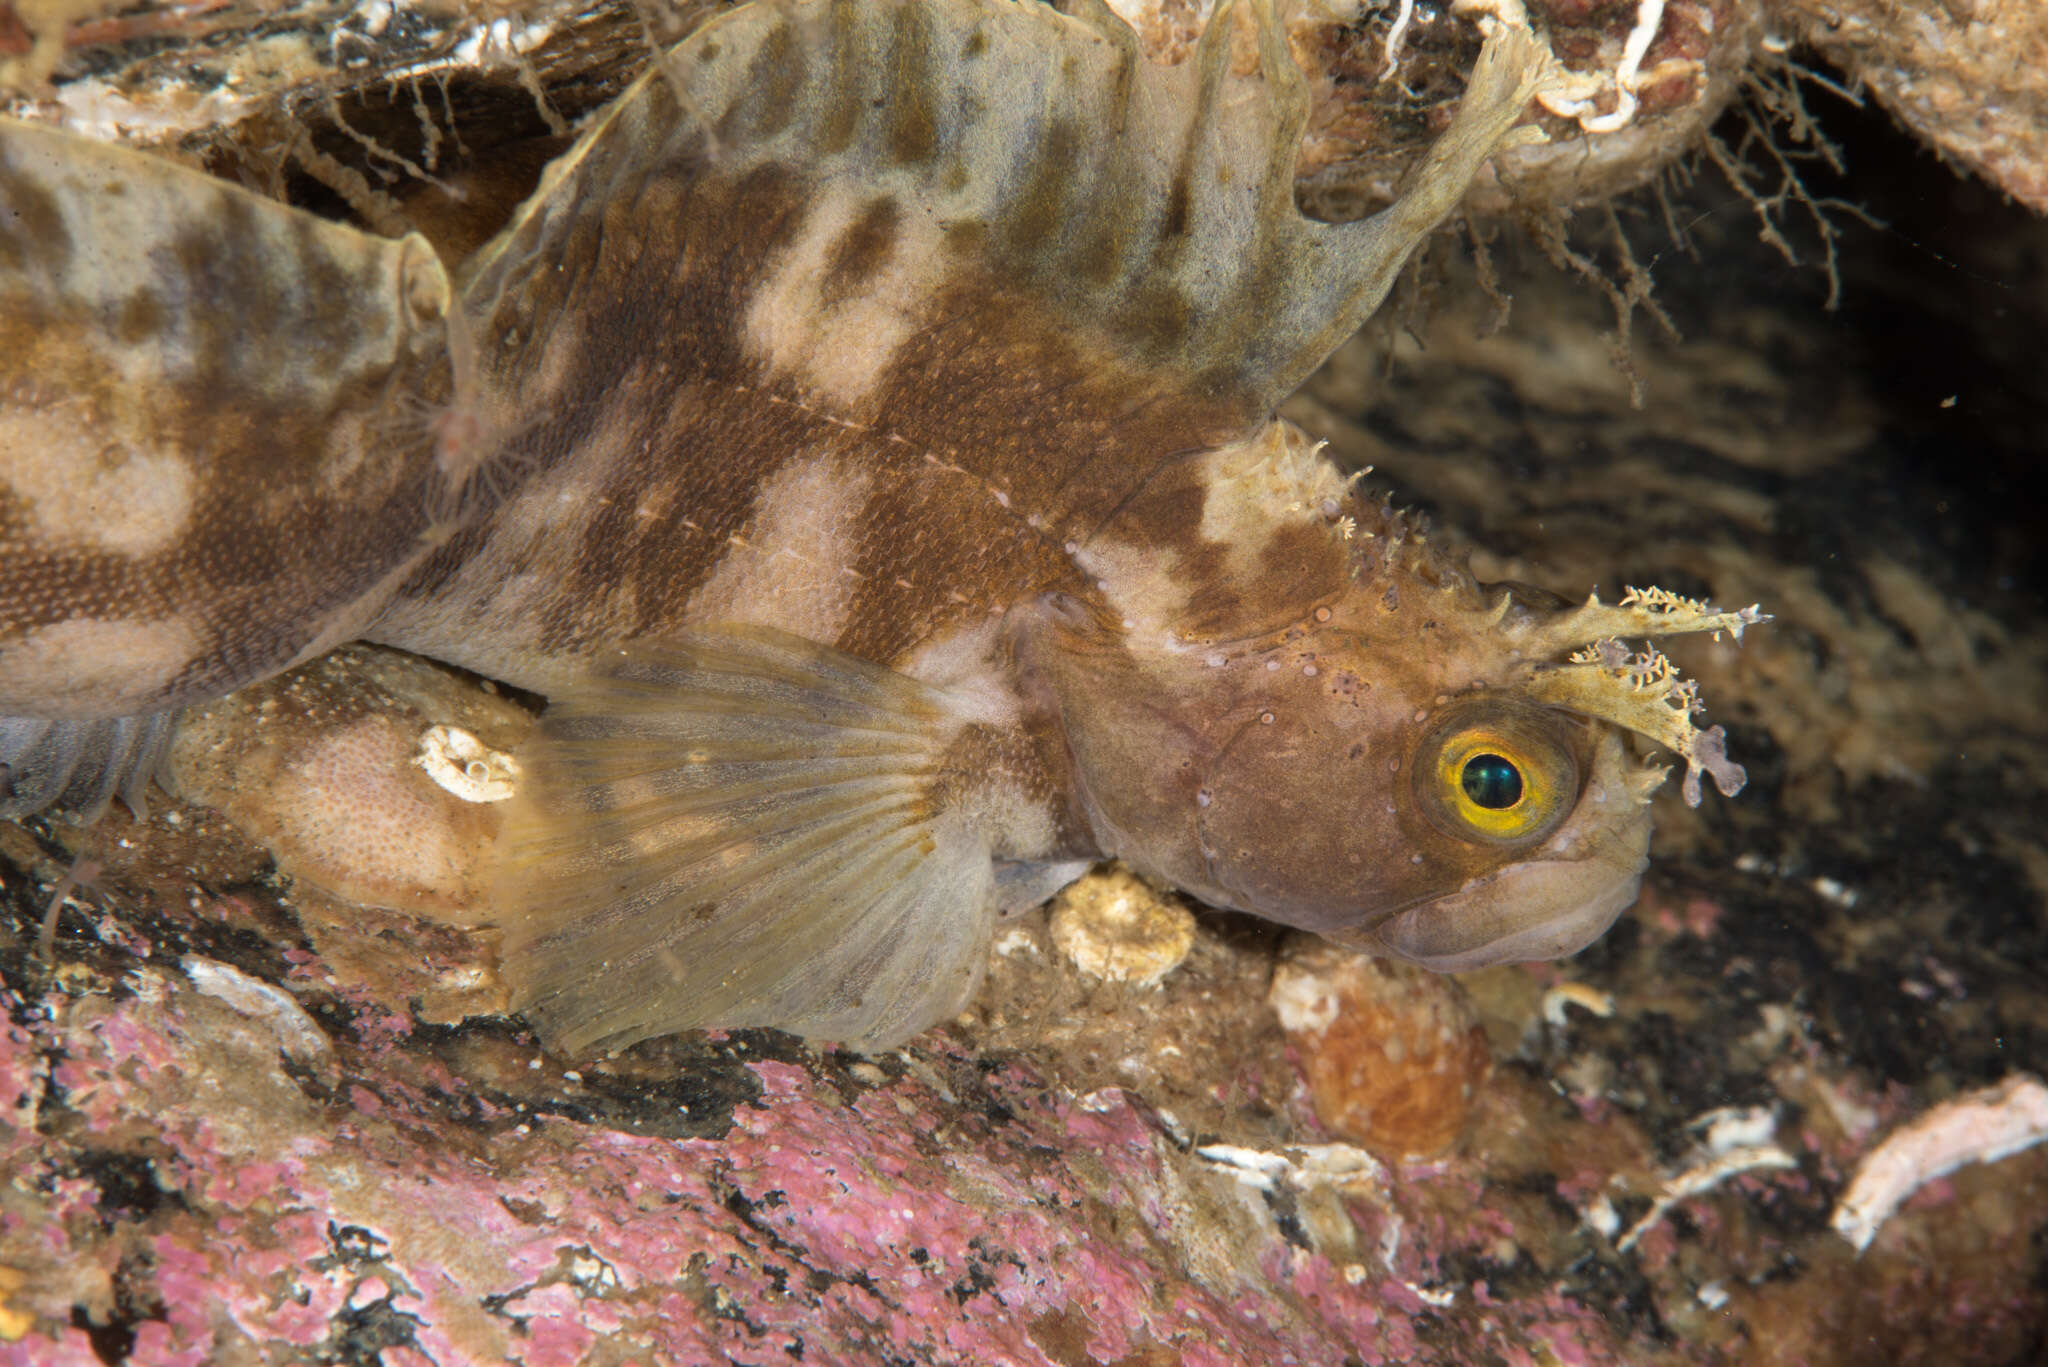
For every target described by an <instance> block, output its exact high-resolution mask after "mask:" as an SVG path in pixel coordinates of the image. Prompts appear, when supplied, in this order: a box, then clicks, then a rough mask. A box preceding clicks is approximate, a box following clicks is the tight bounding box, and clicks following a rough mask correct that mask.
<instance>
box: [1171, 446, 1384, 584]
mask: <svg viewBox="0 0 2048 1367" xmlns="http://www.w3.org/2000/svg"><path fill="white" fill-rule="evenodd" d="M1322 445H1323V444H1322V443H1321V442H1319V441H1316V440H1314V439H1313V438H1311V437H1310V436H1309V435H1308V434H1307V433H1306V432H1303V431H1302V430H1301V429H1300V428H1298V427H1296V426H1295V425H1294V424H1293V423H1291V422H1285V421H1278V420H1276V421H1274V422H1270V423H1267V424H1266V426H1265V427H1264V428H1262V429H1261V430H1260V431H1259V433H1258V434H1257V435H1256V436H1254V437H1252V438H1250V439H1249V440H1246V441H1242V442H1237V443H1234V444H1233V445H1230V446H1219V447H1217V448H1216V449H1215V450H1213V451H1210V452H1209V453H1207V454H1206V455H1204V456H1203V457H1202V467H1201V468H1202V482H1203V486H1204V488H1205V491H1206V492H1205V495H1204V497H1203V500H1202V524H1201V537H1202V540H1204V541H1211V542H1216V543H1218V544H1221V545H1224V546H1228V547H1230V548H1231V550H1232V559H1233V561H1234V562H1238V563H1239V564H1241V565H1242V567H1243V568H1244V569H1246V570H1247V571H1250V570H1252V569H1253V568H1255V566H1256V565H1257V563H1258V559H1259V556H1260V554H1261V553H1262V552H1263V550H1264V549H1265V545H1266V543H1267V541H1268V540H1270V539H1271V537H1272V535H1273V533H1274V532H1276V531H1279V530H1281V529H1282V528H1285V527H1289V526H1298V525H1301V524H1303V523H1316V524H1320V525H1324V526H1329V527H1331V528H1332V534H1333V535H1336V534H1340V533H1339V532H1338V531H1337V530H1336V528H1337V518H1338V516H1339V512H1340V509H1341V508H1342V505H1343V502H1344V498H1345V494H1346V488H1347V483H1348V481H1347V480H1346V479H1345V477H1344V475H1343V474H1341V473H1340V472H1339V471H1338V469H1337V467H1336V465H1335V464H1334V463H1333V462H1332V461H1330V460H1329V459H1328V458H1327V457H1325V456H1324V455H1323V454H1322Z"/></svg>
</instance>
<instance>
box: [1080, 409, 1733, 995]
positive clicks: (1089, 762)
mask: <svg viewBox="0 0 2048 1367" xmlns="http://www.w3.org/2000/svg"><path fill="white" fill-rule="evenodd" d="M1305 447H1306V443H1305V442H1296V443H1295V444H1293V445H1291V446H1290V445H1288V443H1287V441H1286V440H1283V439H1280V438H1271V437H1269V438H1268V439H1267V441H1266V447H1265V449H1264V452H1263V454H1262V455H1260V456H1259V457H1258V459H1259V460H1260V461H1261V462H1263V465H1262V466H1261V467H1259V468H1251V469H1249V471H1248V466H1249V464H1250V463H1249V462H1248V460H1247V456H1246V453H1244V452H1238V453H1234V454H1232V455H1229V456H1226V457H1221V458H1209V459H1207V461H1206V468H1195V469H1194V470H1193V471H1192V473H1191V475H1190V477H1189V479H1188V480H1187V481H1186V483H1187V484H1188V485H1189V486H1190V487H1195V488H1198V489H1200V490H1201V491H1202V500H1203V501H1202V504H1201V506H1202V509H1203V512H1202V516H1201V517H1200V519H1199V520H1198V521H1199V524H1200V525H1201V526H1202V527H1206V528H1207V532H1206V533H1204V532H1203V531H1200V530H1196V529H1192V528H1191V529H1190V530H1189V531H1188V532H1187V533H1186V535H1185V536H1184V537H1183V539H1182V541H1181V542H1180V544H1179V545H1178V546H1177V547H1173V546H1169V545H1166V544H1164V543H1163V542H1159V543H1155V544H1154V545H1152V546H1151V547H1150V548H1149V554H1150V556H1151V558H1152V560H1153V562H1154V563H1153V566H1152V567H1151V568H1149V569H1147V570H1146V571H1144V572H1143V573H1142V574H1141V573H1138V572H1135V571H1134V570H1133V566H1135V565H1137V564H1138V563H1140V561H1141V557H1139V556H1138V555H1136V554H1135V553H1134V552H1133V549H1132V545H1133V542H1135V540H1136V539H1137V538H1136V536H1135V535H1134V534H1131V532H1130V527H1131V526H1132V525H1133V524H1135V523H1142V522H1143V521H1144V519H1145V518H1146V517H1147V516H1148V509H1147V507H1146V505H1145V501H1144V500H1140V501H1138V502H1136V503H1135V504H1134V508H1133V514H1132V517H1131V518H1130V519H1127V523H1126V528H1125V529H1124V531H1125V536H1124V538H1123V540H1122V541H1118V539H1117V536H1116V534H1115V533H1116V531H1117V529H1112V533H1111V534H1110V535H1108V536H1106V537H1105V538H1104V543H1105V544H1103V545H1101V546H1098V547H1096V548H1095V549H1094V551H1093V552H1092V555H1093V565H1092V567H1093V568H1094V569H1095V570H1096V571H1097V573H1098V578H1097V581H1096V583H1097V586H1098V588H1100V589H1101V590H1102V591H1103V603H1102V606H1101V608H1099V609H1095V610H1088V609H1086V608H1084V605H1083V604H1082V603H1081V601H1080V600H1079V599H1074V600H1070V601H1067V602H1065V603H1063V604H1061V605H1060V628H1059V634H1060V641H1059V644H1058V647H1057V649H1055V650H1052V651H1048V652H1045V655H1044V658H1045V659H1046V660H1047V661H1049V662H1052V663H1049V665H1048V672H1049V675H1050V676H1051V677H1053V679H1054V692H1055V693H1056V694H1057V695H1058V697H1059V705H1060V708H1061V713H1062V717H1063V719H1064V724H1065V727H1066V732H1067V737H1068V747H1069V750H1070V752H1071V754H1072V755H1073V759H1074V765H1075V770H1076V786H1077V789H1078V791H1079V794H1080V801H1081V804H1082V806H1083V807H1084V808H1085V810H1086V813H1087V816H1088V819H1089V820H1090V822H1091V823H1092V825H1093V827H1094V829H1095V831H1096V834H1097V836H1098V839H1099V841H1100V843H1101V845H1102V847H1103V848H1104V849H1105V850H1106V851H1108V852H1110V853H1113V854H1115V855H1117V856H1118V857H1120V858H1123V859H1125V860H1126V861H1128V862H1129V863H1131V864H1132V865H1133V866H1135V867H1137V868H1138V869H1140V870H1141V871H1143V872H1146V873H1149V874H1151V875H1153V876H1155V877H1158V878H1161V879H1164V880H1166V881H1169V882H1172V883H1174V884H1176V885H1178V886H1180V887H1182V888H1184V889H1186V890H1187V891H1189V892H1190V893H1192V894H1194V895H1196V896H1198V897H1200V898H1202V899H1203V900H1205V901H1207V902H1210V903H1212V904H1214V905H1218V906H1223V907H1229V908H1233V909H1237V910H1241V911H1248V912H1251V913H1254V914H1256V915H1259V916H1261V917H1263V918H1266V919H1268V920H1273V921H1277V922H1281V923H1283V924H1286V925H1289V926H1294V927H1298V928H1300V929H1304V930H1310V931H1315V932H1318V933H1320V934H1322V935H1325V936H1327V937H1329V938H1331V939H1334V940H1337V941H1339V942H1342V943H1346V944H1350V945H1353V946H1355V947H1358V948H1361V949H1365V950H1368V951H1370V952H1373V953H1380V954H1388V955H1392V956H1396V957H1399V958H1403V959H1407V960H1410V961H1413V962H1415V963H1418V964H1421V965H1424V966H1426V967H1429V968H1433V969H1438V970H1445V971H1450V970H1461V969H1469V968H1478V967H1484V966H1486V965H1489V964H1496V963H1508V962H1518V961H1525V960H1533V959H1548V958H1556V957H1559V956H1562V955H1567V954H1570V953H1573V952H1575V951H1576V950H1578V949H1580V948H1582V947H1584V946H1585V945H1586V944H1588V943H1590V942H1591V941H1592V940H1593V939H1595V938H1597V937H1598V936H1599V935H1600V934H1601V933H1602V932H1603V931H1605V930H1606V929H1607V927H1608V926H1609V925H1610V924H1612V922H1613V921H1614V919H1615V918H1616V917H1617V916H1619V915H1620V913H1621V912H1622V911H1623V910H1625V909H1626V908H1627V907H1628V906H1629V905H1630V904H1631V903H1632V902H1633V901H1634V900H1635V896H1636V892H1637V889H1638V886H1639V883H1640V880H1641V877H1642V873H1643V870H1644V868H1645V866H1646V863H1647V857H1648V848H1649V836H1650V824H1651V823H1650V810H1649V806H1648V803H1649V799H1650V795H1651V793H1652V792H1654V791H1655V790H1656V789H1657V788H1658V787H1659V786H1660V785H1661V784H1662V783H1663V781H1664V779H1665V777H1666V773H1667V770H1666V767H1665V765H1664V764H1663V763H1662V762H1660V761H1659V760H1658V759H1656V758H1652V757H1644V756H1642V755H1639V754H1638V753H1637V750H1638V748H1639V746H1638V745H1637V743H1636V741H1637V738H1641V739H1644V740H1647V741H1649V742H1651V743H1652V746H1653V747H1661V748H1663V749H1666V750H1669V751H1671V752H1673V753H1675V754H1676V755H1678V756H1679V757H1680V758H1682V759H1684V760H1685V761H1686V764H1687V773H1686V780H1685V790H1686V796H1687V799H1688V800H1689V801H1692V802H1697V801H1698V800H1699V791H1700V790H1699V778H1700V776H1701V775H1702V774H1706V775H1709V776H1711V777H1712V778H1713V779H1714V780H1715V782H1716V784H1717V785H1718V786H1719V787H1720V788H1721V789H1722V791H1723V792H1724V793H1729V794H1732V793H1733V792H1734V791H1736V790H1737V789H1739V788H1740V786H1741V784H1742V780H1743V774H1742V771H1741V769H1740V767H1739V766H1736V765H1734V764H1732V763H1730V762H1729V761H1728V760H1727V758H1726V755H1725V753H1724V750H1723V744H1722V741H1723V737H1722V733H1721V731H1720V729H1719V728H1718V727H1715V728H1709V729H1705V730H1702V729H1701V728H1700V727H1698V726H1697V725H1695V720H1694V719H1695V717H1696V716H1697V715H1698V712H1699V701H1698V697H1697V691H1696V689H1695V688H1694V686H1693V685H1692V684H1691V683H1690V682H1688V681H1686V680H1684V679H1682V678H1680V677H1679V675H1678V674H1677V673H1676V671H1675V670H1673V669H1672V667H1671V665H1670V664H1669V662H1668V661H1667V660H1666V659H1665V657H1664V656H1662V655H1661V654H1659V653H1658V652H1657V651H1656V649H1655V648H1654V647H1653V646H1646V647H1644V648H1643V649H1641V650H1639V651H1631V650H1629V649H1628V648H1626V647H1624V646H1622V645H1621V644H1619V638H1622V637H1634V638H1648V637H1653V636H1661V635H1666V634H1669V633H1673V632H1686V631H1716V632H1718V631H1728V632H1731V633H1735V634H1739V633H1740V631H1741V630H1742V628H1743V627H1746V626H1748V625H1751V624H1753V623H1755V622H1757V621H1760V620H1763V618H1762V615H1761V614H1759V613H1757V612H1756V611H1755V610H1754V609H1746V610H1743V611H1740V612H1720V611H1717V610H1715V609H1712V608H1709V607H1707V606H1706V605H1705V604H1702V603H1697V602H1693V601H1691V600H1688V599H1683V598H1680V597H1678V596H1677V595H1673V594H1669V593H1664V592H1661V591H1658V590H1644V591H1636V590H1631V591H1630V592H1629V594H1628V595H1627V597H1626V598H1625V599H1624V600H1623V601H1622V602H1621V603H1619V604H1614V605H1609V604H1605V603H1602V602H1601V601H1600V600H1599V598H1598V597H1597V596H1595V597H1593V598H1591V599H1589V600H1587V601H1585V602H1583V603H1578V604H1572V605H1567V604H1566V603H1564V602H1563V600H1560V599H1556V598H1554V597H1552V596H1551V595H1547V594H1544V593H1542V592H1541V591H1535V590H1530V589H1526V588H1523V587H1521V586H1516V585H1483V584H1480V583H1478V582H1476V581H1475V580H1474V579H1473V578H1472V577H1471V576H1470V574H1468V573H1467V572H1466V570H1465V567H1464V565H1463V564H1462V562H1461V561H1459V560H1456V559H1455V558H1454V557H1452V556H1451V555H1449V554H1447V553H1445V552H1444V551H1443V550H1442V549H1441V548H1440V547H1439V546H1438V545H1436V544H1435V543H1434V542H1433V541H1432V540H1431V538H1430V537H1429V536H1428V534H1427V532H1426V530H1425V529H1423V528H1422V527H1421V525H1420V524H1419V523H1418V522H1416V521H1415V520H1413V519H1410V518H1407V517H1404V516H1402V515H1401V514H1399V513H1396V512H1394V511H1392V510H1391V509H1388V508H1387V507H1385V506H1384V505H1375V504H1372V503H1370V502H1368V501H1365V500H1361V499H1359V498H1357V497H1356V495H1355V492H1354V491H1353V490H1352V489H1351V488H1350V487H1349V486H1348V485H1344V484H1342V483H1341V482H1334V481H1340V479H1341V477H1340V476H1338V475H1337V474H1336V473H1335V472H1334V471H1333V470H1329V469H1327V468H1322V467H1319V466H1317V465H1316V464H1315V462H1316V461H1317V460H1319V457H1316V456H1315V455H1314V453H1313V451H1312V450H1308V449H1305ZM1290 463H1291V467H1292V468H1289V466H1290ZM1247 477H1250V478H1251V479H1252V482H1253V483H1254V484H1255V486H1256V487H1255V488H1253V489H1251V490H1246V489H1245V488H1242V487H1238V488H1231V487H1230V486H1231V485H1232V483H1233V482H1234V483H1236V484H1238V485H1242V484H1243V483H1244V482H1245V480H1246V479H1247ZM1220 490H1228V493H1227V494H1220V493H1219V491H1220ZM1182 493H1183V495H1184V493H1185V491H1182ZM1220 498H1227V499H1228V500H1229V501H1230V502H1231V504H1232V505H1233V506H1232V508H1231V509H1230V510H1229V512H1228V515H1224V514H1222V513H1220V512H1219V508H1218V503H1219V499H1220ZM1194 506H1195V502H1194V500H1193V499H1192V498H1190V497H1186V496H1180V497H1174V496H1171V495H1166V496H1162V497H1160V498H1159V499H1157V500H1155V507H1154V508H1153V509H1151V510H1149V512H1156V513H1157V514H1158V515H1159V516H1162V517H1163V516H1165V515H1167V514H1168V513H1169V512H1171V510H1172V509H1174V508H1179V509H1181V510H1182V511H1183V512H1185V511H1186V510H1188V509H1190V508H1191V507H1194ZM1183 521H1185V522H1189V523H1194V522H1196V521H1197V519H1194V518H1188V517H1184V518H1183ZM1226 534H1227V535H1226ZM1216 536H1222V537H1224V540H1221V541H1219V540H1214V539H1212V537H1216ZM1232 539H1234V540H1235V542H1236V543H1237V544H1229V543H1230V541H1231V540H1232ZM1290 545H1291V546H1292V547H1293V549H1291V550H1290V549H1287V547H1288V546H1290ZM1219 547H1220V548H1221V549H1218V548H1219ZM1084 554H1086V553H1084ZM1205 576H1206V578H1205Z"/></svg>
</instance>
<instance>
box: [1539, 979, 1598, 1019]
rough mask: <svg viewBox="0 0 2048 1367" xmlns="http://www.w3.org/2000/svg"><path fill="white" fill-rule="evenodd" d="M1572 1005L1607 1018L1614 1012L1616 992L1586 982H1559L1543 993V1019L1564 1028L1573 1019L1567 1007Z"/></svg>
mask: <svg viewBox="0 0 2048 1367" xmlns="http://www.w3.org/2000/svg"><path fill="white" fill-rule="evenodd" d="M1572 1006H1576V1007H1578V1008H1579V1010H1581V1011H1586V1012H1589V1013H1591V1014H1592V1015H1595V1016H1598V1017H1599V1018H1600V1019H1602V1020H1606V1019H1607V1018H1608V1017H1610V1016H1612V1015H1613V1014H1614V994H1613V993H1612V992H1602V991H1601V990H1600V989H1599V988H1597V987H1592V986H1589V985H1588V984H1586V983H1570V982H1566V983H1559V984H1558V985H1557V986H1555V987H1553V988H1551V989H1550V990H1549V991H1548V992H1545V993H1544V994H1543V1019H1544V1020H1546V1021H1548V1022H1549V1023H1550V1024H1551V1025H1553V1026H1555V1027H1556V1028H1557V1029H1560V1030H1562V1029H1563V1028H1564V1027H1565V1026H1566V1025H1567V1024H1568V1023H1569V1022H1570V1019H1571V1018H1570V1016H1569V1015H1567V1014H1566V1009H1565V1008H1567V1007H1572Z"/></svg>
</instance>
